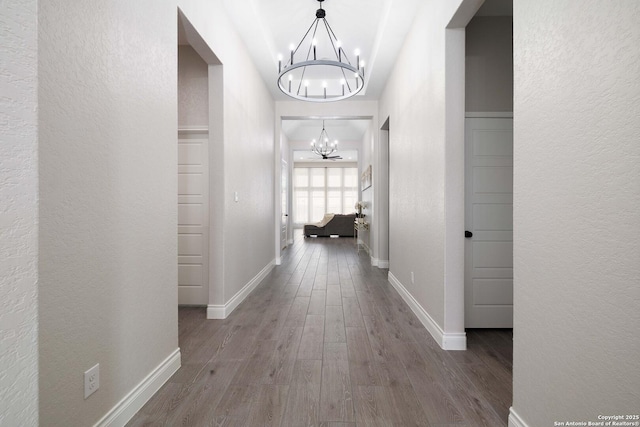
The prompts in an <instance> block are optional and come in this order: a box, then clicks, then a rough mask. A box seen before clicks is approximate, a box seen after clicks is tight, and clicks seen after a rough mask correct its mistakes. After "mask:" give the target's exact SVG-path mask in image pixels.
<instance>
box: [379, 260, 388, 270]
mask: <svg viewBox="0 0 640 427" xmlns="http://www.w3.org/2000/svg"><path fill="white" fill-rule="evenodd" d="M378 268H389V260H388V259H379V260H378Z"/></svg>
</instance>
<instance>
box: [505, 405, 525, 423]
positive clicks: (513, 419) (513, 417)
mask: <svg viewBox="0 0 640 427" xmlns="http://www.w3.org/2000/svg"><path fill="white" fill-rule="evenodd" d="M509 427H529V424H527V423H525V422H524V420H523V419H522V417H521V416H520V415H518V413H517V412H516V411H515V409H513V406H512V407H511V408H509Z"/></svg>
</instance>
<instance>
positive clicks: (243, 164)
mask: <svg viewBox="0 0 640 427" xmlns="http://www.w3.org/2000/svg"><path fill="white" fill-rule="evenodd" d="M178 4H179V6H180V10H181V11H182V12H183V13H184V16H185V17H186V18H187V19H188V20H189V22H190V23H191V24H192V25H193V27H194V28H195V29H196V30H197V32H198V33H199V34H200V36H201V37H202V39H203V40H204V41H205V42H206V43H207V45H208V46H209V48H210V49H211V50H212V51H213V53H214V54H215V56H216V57H217V58H218V59H219V60H220V62H221V63H222V64H223V65H222V77H221V79H222V81H223V82H224V89H223V93H222V97H223V105H222V109H223V111H224V113H223V118H222V126H223V137H222V138H223V140H222V141H213V145H212V146H213V147H216V146H217V147H218V148H220V146H222V147H223V148H222V151H221V152H220V151H219V152H218V153H216V155H217V157H218V160H220V159H221V157H220V156H223V157H222V158H223V159H224V171H223V174H224V175H223V176H222V177H221V178H222V181H223V189H222V190H221V192H222V193H223V194H222V195H221V196H220V197H219V198H212V200H211V203H212V205H216V206H212V215H215V212H216V209H222V212H223V216H222V217H223V218H224V226H223V227H222V233H217V232H216V227H215V225H213V226H212V238H213V239H216V241H217V242H218V243H221V245H222V246H221V247H220V248H219V247H218V246H216V245H217V244H218V243H216V242H213V244H212V254H213V256H214V257H215V256H217V257H218V259H214V260H213V262H212V263H211V265H212V268H218V269H220V268H222V269H223V272H222V277H221V281H222V283H220V280H218V279H217V277H215V275H216V274H219V272H213V274H214V277H213V280H212V283H211V284H212V286H211V287H210V289H211V292H210V293H211V296H210V301H209V302H210V304H215V305H220V304H224V303H226V302H228V301H229V300H230V299H231V298H232V297H233V296H234V295H235V294H236V293H237V292H238V291H239V290H240V289H242V287H243V286H245V285H246V284H247V283H248V282H249V281H250V280H251V279H252V278H253V277H254V276H256V275H257V274H258V273H259V272H260V271H261V270H262V269H263V268H265V267H266V266H268V265H269V264H270V263H271V262H273V261H274V260H275V258H276V254H275V251H274V248H275V245H274V237H275V235H274V224H275V217H274V211H275V208H274V201H275V196H274V187H275V181H274V180H275V179H276V177H275V166H274V165H275V161H274V155H275V154H274V150H275V145H276V144H275V142H274V135H275V132H274V103H273V99H272V98H271V94H270V93H269V92H268V90H267V88H266V86H265V83H264V81H263V80H262V78H261V77H260V75H259V74H258V72H257V70H256V68H255V66H254V65H253V63H252V62H251V59H250V57H249V56H248V54H247V50H246V48H245V47H244V44H243V43H242V41H241V39H240V38H239V36H238V35H237V33H236V31H235V29H234V28H233V27H232V26H231V24H230V20H229V18H228V16H227V14H226V11H225V9H224V6H223V4H222V1H220V0H213V1H206V2H205V1H202V0H181V1H179V2H178ZM210 101H211V102H217V101H216V100H214V99H210ZM210 122H211V126H212V128H213V127H214V126H215V123H216V120H211V121H210ZM212 132H215V129H213V130H212ZM214 160H215V159H214ZM211 164H212V168H213V169H215V165H216V163H215V162H213V163H211ZM212 174H213V175H212V176H213V179H216V171H215V170H212ZM236 191H237V192H238V196H239V201H238V202H237V203H236V202H234V201H233V195H234V192H236ZM278 211H279V209H278ZM216 233H217V234H216Z"/></svg>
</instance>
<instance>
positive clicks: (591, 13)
mask: <svg viewBox="0 0 640 427" xmlns="http://www.w3.org/2000/svg"><path fill="white" fill-rule="evenodd" d="M513 11H514V57H515V63H514V71H515V91H514V103H515V105H514V123H515V125H514V135H515V152H514V160H515V167H514V173H515V188H514V195H515V198H514V243H515V246H514V271H515V277H514V280H515V293H514V306H515V329H514V339H515V342H514V357H513V359H514V360H513V366H514V371H513V385H514V387H513V389H514V390H513V391H514V396H513V409H514V411H515V412H514V414H512V418H513V420H512V423H511V425H515V424H514V423H515V422H520V423H521V424H519V425H529V426H532V427H533V426H547V425H553V424H554V422H555V421H574V420H575V421H584V422H587V421H592V422H596V421H599V419H598V416H599V415H605V414H611V415H613V414H637V413H638V407H639V405H638V402H640V395H639V394H638V390H639V389H638V384H640V357H638V351H639V349H640V335H639V334H638V327H639V325H640V310H638V307H640V287H638V284H639V283H640V244H638V238H637V236H639V235H640V220H639V216H638V213H639V212H640V180H639V179H638V178H639V177H640V162H639V161H638V159H640V144H639V143H638V135H640V120H638V117H640V103H639V102H638V99H640V79H639V78H638V76H640V55H639V53H638V52H639V51H638V46H640V26H639V25H638V22H640V2H638V1H637V0H618V1H615V2H603V1H596V0H580V1H578V0H568V1H563V2H557V1H555V0H538V1H535V2H532V1H528V0H515V1H514V5H513ZM559 34H562V37H558V35H559ZM570 390H571V391H578V392H568V391H570ZM541 408H544V410H541ZM515 414H517V415H518V416H517V417H516V415H515ZM523 423H526V424H523Z"/></svg>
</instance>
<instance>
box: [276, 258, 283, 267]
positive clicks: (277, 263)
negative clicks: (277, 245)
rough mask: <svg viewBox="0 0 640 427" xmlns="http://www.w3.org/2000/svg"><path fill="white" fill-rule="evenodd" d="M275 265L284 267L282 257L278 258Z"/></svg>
mask: <svg viewBox="0 0 640 427" xmlns="http://www.w3.org/2000/svg"><path fill="white" fill-rule="evenodd" d="M275 265H282V257H276V261H275Z"/></svg>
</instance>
